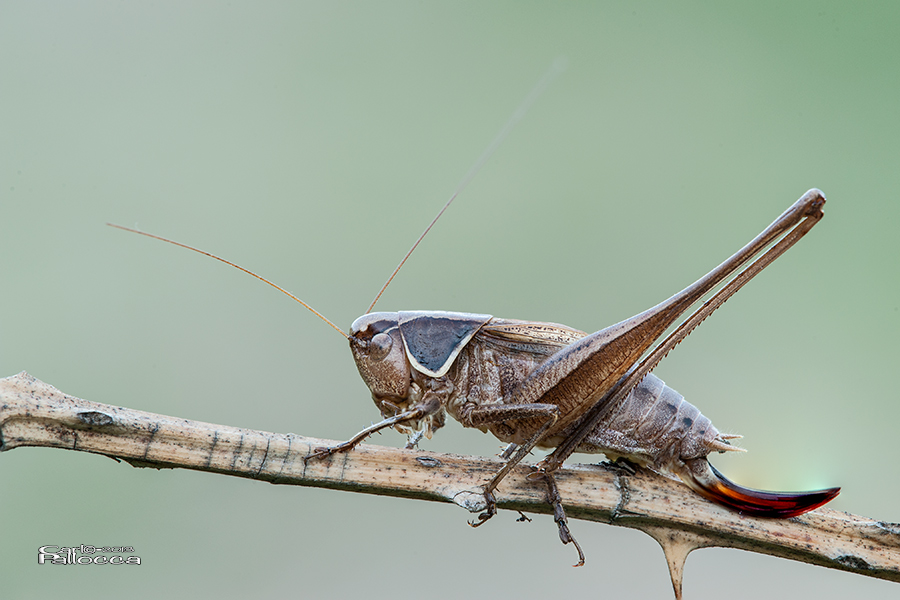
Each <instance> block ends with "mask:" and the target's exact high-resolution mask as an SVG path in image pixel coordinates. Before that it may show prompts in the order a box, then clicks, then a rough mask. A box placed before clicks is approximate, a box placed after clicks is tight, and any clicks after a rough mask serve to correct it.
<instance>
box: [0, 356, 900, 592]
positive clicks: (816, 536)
mask: <svg viewBox="0 0 900 600" xmlns="http://www.w3.org/2000/svg"><path fill="white" fill-rule="evenodd" d="M333 444H335V442H333V441H331V440H320V439H315V438H308V437H303V436H298V435H293V434H286V435H285V434H276V433H268V432H264V431H254V430H249V429H239V428H236V427H228V426H223V425H213V424H210V423H201V422H197V421H188V420H185V419H179V418H175V417H168V416H164V415H156V414H152V413H146V412H141V411H136V410H131V409H127V408H121V407H115V406H109V405H104V404H97V403H95V402H89V401H86V400H81V399H78V398H74V397H72V396H69V395H66V394H64V393H62V392H60V391H59V390H57V389H55V388H54V387H52V386H50V385H48V384H46V383H43V382H41V381H38V380H37V379H35V378H33V377H31V376H30V375H28V374H27V373H24V372H23V373H19V374H18V375H15V376H12V377H6V378H4V379H0V450H3V451H5V450H11V449H13V448H17V447H20V446H46V447H52V448H64V449H68V450H80V451H82V452H93V453H96V454H103V455H106V456H110V457H114V458H117V459H121V460H125V461H127V462H129V463H130V464H132V465H133V466H136V467H156V468H161V467H162V468H176V467H178V468H186V469H196V470H200V471H212V472H216V473H223V474H229V475H236V476H239V477H249V478H252V479H261V480H264V481H269V482H271V483H278V484H289V485H302V486H312V487H324V488H334V489H340V490H347V491H355V492H364V493H370V494H380V495H387V496H398V497H406V498H418V499H422V500H434V501H441V502H454V503H456V504H458V505H460V506H462V507H464V508H466V509H468V510H470V511H472V512H479V511H480V510H482V509H483V507H484V502H483V498H482V496H481V494H480V493H479V487H480V486H481V485H483V484H484V483H485V482H486V481H488V480H489V479H490V478H491V476H492V475H493V474H494V473H496V471H497V470H499V468H500V467H501V465H502V463H501V461H500V460H499V459H496V458H482V457H474V456H459V455H455V454H437V453H433V452H427V451H423V450H401V449H395V448H385V447H380V446H369V445H360V446H359V447H357V448H356V449H355V450H353V451H352V452H346V453H340V454H337V455H334V456H331V457H329V458H327V459H324V460H318V459H313V460H309V461H308V462H307V461H306V457H308V456H309V455H310V453H311V452H312V451H314V450H315V448H317V447H322V446H330V445H333ZM530 472H531V467H530V466H529V465H525V464H522V465H519V466H518V467H517V468H515V469H514V470H513V471H512V472H511V473H510V475H509V476H508V477H507V478H506V479H505V480H504V481H503V483H502V484H501V486H500V488H499V490H498V491H497V492H496V498H497V504H498V506H499V508H501V509H512V510H519V511H523V512H535V513H548V512H550V507H549V505H548V504H547V503H546V500H545V495H546V488H545V486H543V485H542V484H540V483H535V482H532V481H528V480H526V476H527V475H528V474H529V473H530ZM557 481H558V484H559V490H560V493H561V495H562V498H563V504H564V505H565V507H566V510H567V512H568V515H569V517H570V518H573V519H584V520H589V521H600V522H603V523H609V524H612V525H618V526H624V527H633V528H637V529H641V530H643V531H645V532H647V533H649V534H650V535H652V536H653V537H654V538H656V539H657V541H659V542H660V544H661V545H662V546H663V548H664V550H665V551H666V556H667V559H668V561H669V566H670V570H671V571H672V574H673V582H674V585H675V588H676V594H678V595H680V589H679V587H680V576H679V575H680V570H681V568H682V565H683V562H684V558H685V557H686V556H687V553H689V552H690V551H691V550H693V549H695V548H700V547H708V546H722V547H731V548H741V549H744V550H749V551H752V552H759V553H763V554H771V555H773V556H780V557H783V558H790V559H793V560H798V561H802V562H807V563H812V564H817V565H821V566H825V567H831V568H834V569H841V570H844V571H851V572H855V573H859V574H861V575H867V576H869V577H877V578H880V579H888V580H891V581H900V525H897V524H892V523H884V522H880V521H877V520H873V519H869V518H867V517H860V516H856V515H852V514H849V513H844V512H839V511H835V510H830V509H827V508H820V509H818V510H816V511H813V512H810V513H807V514H805V515H803V516H800V517H795V518H792V519H784V520H780V519H761V518H753V517H746V516H742V515H740V514H738V513H735V512H732V511H730V510H727V509H725V508H722V507H719V506H717V505H715V504H711V503H710V502H707V501H706V500H704V499H703V498H701V497H699V496H697V495H696V494H694V493H693V492H691V491H690V490H689V489H688V488H687V487H686V486H684V485H682V484H680V483H678V482H676V481H670V480H668V479H665V478H663V477H660V476H658V475H655V474H653V473H649V472H646V471H639V472H637V473H634V474H631V473H627V472H625V471H622V470H620V469H618V468H616V467H611V466H609V467H606V466H602V465H601V466H596V465H577V464H576V465H568V466H567V467H565V468H563V469H561V470H560V471H558V472H557Z"/></svg>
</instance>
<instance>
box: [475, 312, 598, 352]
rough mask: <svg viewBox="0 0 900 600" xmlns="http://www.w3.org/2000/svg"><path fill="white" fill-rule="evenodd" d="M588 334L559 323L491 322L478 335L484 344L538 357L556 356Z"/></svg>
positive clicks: (513, 320) (493, 320) (508, 320)
mask: <svg viewBox="0 0 900 600" xmlns="http://www.w3.org/2000/svg"><path fill="white" fill-rule="evenodd" d="M586 335H587V334H586V333H585V332H583V331H578V330H577V329H572V328H571V327H566V326H565V325H560V324H558V323H541V322H539V321H518V320H515V319H491V321H490V322H488V323H486V324H485V325H484V326H483V327H482V328H481V329H480V330H479V332H478V333H477V334H476V337H477V338H478V339H479V340H480V341H483V342H486V343H489V344H492V345H494V346H500V347H502V348H506V349H508V350H511V351H514V352H525V353H528V354H534V355H537V356H550V355H553V354H556V353H557V352H558V351H559V350H560V349H561V348H565V347H566V346H568V345H569V344H572V343H573V342H577V341H578V340H580V339H581V338H583V337H584V336H586Z"/></svg>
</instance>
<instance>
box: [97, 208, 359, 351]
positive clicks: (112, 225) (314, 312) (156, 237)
mask: <svg viewBox="0 0 900 600" xmlns="http://www.w3.org/2000/svg"><path fill="white" fill-rule="evenodd" d="M107 225H109V226H110V227H115V228H116V229H121V230H122V231H130V232H131V233H137V234H138V235H145V236H147V237H149V238H153V239H154V240H160V241H161V242H168V243H170V244H174V245H175V246H181V247H182V248H187V249H188V250H193V251H194V252H198V253H200V254H203V255H204V256H208V257H210V258H214V259H216V260H217V261H219V262H223V263H225V264H226V265H231V266H232V267H234V268H235V269H239V270H241V271H243V272H244V273H247V274H248V275H252V276H253V277H256V278H257V279H259V280H260V281H262V282H263V283H268V284H269V285H271V286H272V287H273V288H275V289H276V290H278V291H279V292H281V293H283V294H285V295H287V296H290V297H291V298H293V299H294V300H296V301H297V302H299V303H300V304H302V305H303V306H305V307H306V308H308V309H309V310H310V312H312V314H314V315H316V316H317V317H319V318H320V319H322V320H323V321H325V322H326V323H328V324H329V325H331V326H332V327H333V328H334V330H335V331H337V332H338V333H340V334H341V336H343V337H344V338H347V337H348V336H347V334H346V333H344V332H343V331H342V330H341V328H340V327H338V326H337V325H335V324H334V323H332V322H331V321H329V320H328V319H326V318H325V317H324V316H323V315H322V314H321V313H320V312H319V311H317V310H316V309H314V308H313V307H312V306H310V305H309V304H307V303H306V302H304V301H303V300H301V299H300V298H298V297H297V296H295V295H293V294H292V293H290V292H289V291H287V290H286V289H284V288H282V287H280V286H277V285H275V284H274V283H272V282H271V281H269V280H268V279H266V278H265V277H261V276H259V275H257V274H256V273H254V272H253V271H250V270H249V269H245V268H244V267H242V266H240V265H236V264H234V263H233V262H231V261H230V260H225V259H224V258H222V257H220V256H216V255H215V254H210V253H209V252H206V251H204V250H200V249H199V248H194V247H193V246H188V245H187V244H182V243H181V242H176V241H175V240H170V239H168V238H164V237H162V236H159V235H154V234H152V233H147V232H145V231H139V230H137V229H130V228H128V227H122V226H121V225H116V224H114V223H107Z"/></svg>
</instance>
